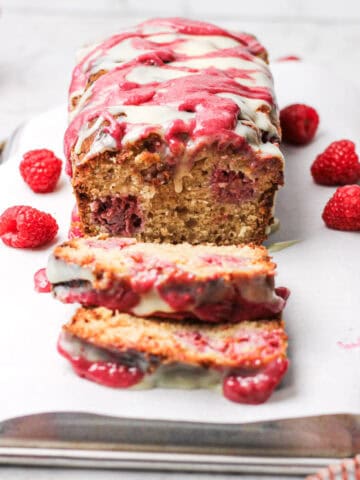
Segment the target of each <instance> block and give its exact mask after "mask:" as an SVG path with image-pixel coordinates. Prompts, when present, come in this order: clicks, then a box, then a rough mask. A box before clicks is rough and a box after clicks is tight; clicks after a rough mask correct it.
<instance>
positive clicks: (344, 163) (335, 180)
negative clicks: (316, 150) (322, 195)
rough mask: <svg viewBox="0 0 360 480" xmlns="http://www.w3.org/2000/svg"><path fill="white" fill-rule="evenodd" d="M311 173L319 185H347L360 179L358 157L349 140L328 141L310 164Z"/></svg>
mask: <svg viewBox="0 0 360 480" xmlns="http://www.w3.org/2000/svg"><path fill="white" fill-rule="evenodd" d="M311 174H312V176H313V178H314V180H315V182H316V183H319V184H320V185H349V184H351V183H356V182H357V181H358V180H359V179H360V163H359V157H358V156H357V154H356V152H355V145H354V143H353V142H351V141H350V140H338V141H337V142H333V143H330V145H329V146H328V147H327V149H326V150H325V151H324V152H323V153H320V154H319V155H318V156H317V157H316V159H315V161H314V163H313V164H312V166H311Z"/></svg>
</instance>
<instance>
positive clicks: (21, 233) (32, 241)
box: [0, 205, 59, 248]
mask: <svg viewBox="0 0 360 480" xmlns="http://www.w3.org/2000/svg"><path fill="white" fill-rule="evenodd" d="M58 228H59V227H58V224H57V223H56V220H55V219H54V218H53V217H52V216H51V215H50V214H49V213H45V212H41V211H40V210H37V209H36V208H32V207H27V206H23V205H18V206H15V207H10V208H8V209H6V210H5V212H4V213H3V214H2V215H0V238H1V240H2V241H3V242H4V243H5V245H8V246H9V247H15V248H34V247H40V246H41V245H44V244H45V243H48V242H51V240H53V238H54V237H55V235H56V234H57V231H58Z"/></svg>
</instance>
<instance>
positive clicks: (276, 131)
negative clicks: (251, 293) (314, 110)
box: [65, 18, 283, 245]
mask: <svg viewBox="0 0 360 480" xmlns="http://www.w3.org/2000/svg"><path fill="white" fill-rule="evenodd" d="M69 104H70V105H69V109H70V124H69V127H68V129H67V132H66V135H65V151H66V155H67V159H68V172H69V173H70V174H71V175H72V185H73V188H74V192H75V195H76V199H77V205H78V211H79V216H80V223H81V229H82V233H83V234H85V235H97V234H99V233H107V234H110V235H112V236H122V237H129V236H131V237H136V238H137V239H138V240H141V241H147V242H169V243H180V242H184V241H187V242H190V243H192V244H199V243H204V242H211V243H215V244H218V245H228V244H233V243H234V244H236V243H240V242H246V243H248V242H254V243H258V244H259V243H261V242H262V241H263V240H264V239H265V237H266V235H267V233H268V232H269V228H270V226H271V224H272V222H273V206H274V197H275V194H276V191H277V190H278V188H279V185H281V184H282V183H283V157H282V154H281V152H280V150H279V141H280V128H279V118H278V109H277V106H276V101H275V96H274V91H273V82H272V77H271V73H270V71H269V68H268V65H267V53H266V50H265V49H264V47H263V46H262V45H260V44H259V43H258V41H257V40H256V39H255V38H254V37H253V36H251V35H247V34H244V33H236V32H231V31H227V30H224V29H221V28H219V27H216V26H214V25H211V24H207V23H203V22H197V21H190V20H185V19H179V18H170V19H155V20H150V21H147V22H145V23H142V24H140V25H138V26H137V27H135V28H133V29H129V30H127V31H124V32H122V33H120V34H118V35H114V36H113V37H111V38H109V39H107V40H105V41H104V42H102V43H99V44H98V45H94V46H92V47H89V48H87V49H86V51H84V52H82V57H81V59H80V61H79V63H78V65H77V66H76V67H75V69H74V72H73V78H72V83H71V87H70V100H69Z"/></svg>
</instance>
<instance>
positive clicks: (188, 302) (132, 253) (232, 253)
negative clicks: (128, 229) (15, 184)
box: [47, 237, 288, 323]
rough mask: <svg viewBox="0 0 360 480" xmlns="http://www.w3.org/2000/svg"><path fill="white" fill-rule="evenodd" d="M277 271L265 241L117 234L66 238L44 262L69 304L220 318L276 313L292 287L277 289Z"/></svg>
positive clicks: (147, 313)
mask: <svg viewBox="0 0 360 480" xmlns="http://www.w3.org/2000/svg"><path fill="white" fill-rule="evenodd" d="M274 276H275V264H274V263H273V262H272V261H271V259H270V258H269V256H268V253H267V251H266V249H265V248H264V247H255V246H251V245H245V246H215V245H190V244H188V243H182V244H176V245H173V244H166V243H162V244H156V243H141V242H137V241H136V240H135V239H132V238H114V237H103V238H96V237H91V238H81V239H73V240H70V241H68V242H65V243H63V244H62V245H59V246H57V247H56V248H55V250H54V252H53V255H52V256H51V257H50V259H49V263H48V267H47V277H48V279H49V281H50V282H51V284H52V291H53V293H54V295H55V297H57V298H58V299H59V300H61V301H63V302H65V303H76V302H77V303H80V304H81V305H84V306H103V307H107V308H110V309H112V310H118V311H121V312H127V313H131V314H133V315H136V316H148V317H149V316H157V317H159V316H161V317H165V318H167V319H174V320H181V319H183V318H192V319H196V320H200V321H202V322H215V323H219V322H239V321H244V320H251V319H261V318H269V317H274V316H276V315H277V314H279V313H280V312H281V311H282V310H283V308H284V306H285V302H286V298H287V294H288V292H287V289H285V288H278V289H276V288H275V285H274Z"/></svg>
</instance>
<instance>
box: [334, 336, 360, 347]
mask: <svg viewBox="0 0 360 480" xmlns="http://www.w3.org/2000/svg"><path fill="white" fill-rule="evenodd" d="M337 345H338V346H339V347H340V348H342V349H344V350H354V349H358V348H360V337H359V338H358V339H356V340H355V341H354V342H342V341H339V342H337Z"/></svg>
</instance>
